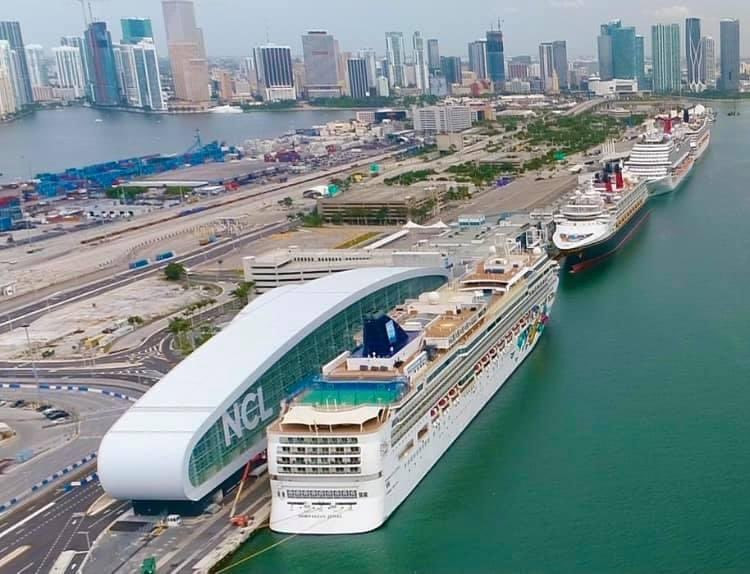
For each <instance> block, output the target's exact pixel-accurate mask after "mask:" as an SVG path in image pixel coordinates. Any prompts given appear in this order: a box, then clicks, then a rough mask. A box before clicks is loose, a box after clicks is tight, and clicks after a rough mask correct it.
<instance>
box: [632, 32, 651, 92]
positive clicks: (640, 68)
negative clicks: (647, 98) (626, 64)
mask: <svg viewBox="0 0 750 574" xmlns="http://www.w3.org/2000/svg"><path fill="white" fill-rule="evenodd" d="M635 79H636V80H638V89H639V90H645V89H646V87H647V84H648V81H647V80H646V39H645V38H644V37H643V36H641V35H636V37H635Z"/></svg>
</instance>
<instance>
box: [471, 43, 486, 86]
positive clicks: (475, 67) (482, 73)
mask: <svg viewBox="0 0 750 574" xmlns="http://www.w3.org/2000/svg"><path fill="white" fill-rule="evenodd" d="M469 69H470V70H471V71H472V72H474V74H475V75H476V77H477V78H479V79H480V80H484V79H486V78H487V40H485V39H481V40H476V41H475V42H469Z"/></svg>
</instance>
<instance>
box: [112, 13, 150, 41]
mask: <svg viewBox="0 0 750 574" xmlns="http://www.w3.org/2000/svg"><path fill="white" fill-rule="evenodd" d="M120 26H121V27H122V43H123V44H137V43H138V42H140V41H141V40H148V39H151V40H153V39H154V32H153V30H152V29H151V20H149V19H148V18H123V19H122V20H120Z"/></svg>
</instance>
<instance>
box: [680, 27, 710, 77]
mask: <svg viewBox="0 0 750 574" xmlns="http://www.w3.org/2000/svg"><path fill="white" fill-rule="evenodd" d="M702 47H703V44H702V43H701V21H700V20H699V19H698V18H687V19H686V20H685V61H686V62H687V85H688V89H690V91H691V92H702V91H703V90H704V89H705V87H706V84H705V80H704V78H703V76H702V70H703V49H702Z"/></svg>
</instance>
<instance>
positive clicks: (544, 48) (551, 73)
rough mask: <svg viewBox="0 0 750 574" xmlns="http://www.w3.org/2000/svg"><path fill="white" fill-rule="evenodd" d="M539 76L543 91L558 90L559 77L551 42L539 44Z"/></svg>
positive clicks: (551, 91)
mask: <svg viewBox="0 0 750 574" xmlns="http://www.w3.org/2000/svg"><path fill="white" fill-rule="evenodd" d="M539 77H540V78H541V80H542V90H544V92H545V93H552V94H556V93H557V92H559V91H560V78H559V77H558V75H557V70H556V69H555V53H554V49H553V47H552V42H545V43H543V44H539Z"/></svg>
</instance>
